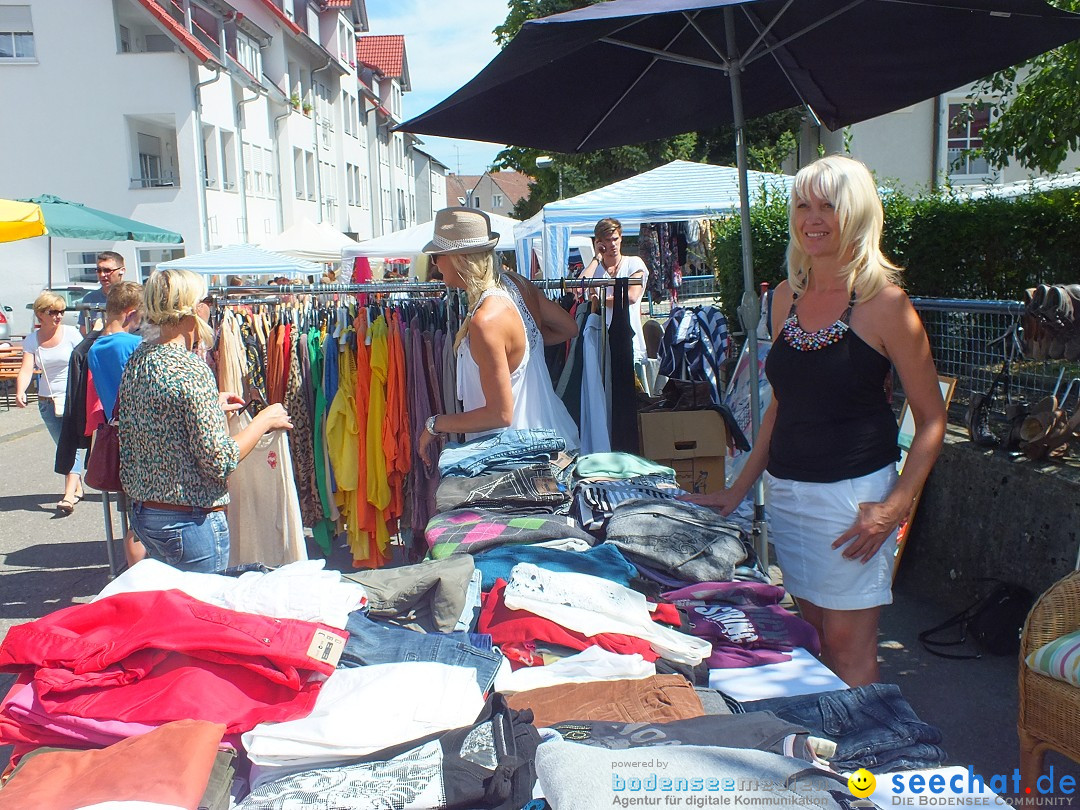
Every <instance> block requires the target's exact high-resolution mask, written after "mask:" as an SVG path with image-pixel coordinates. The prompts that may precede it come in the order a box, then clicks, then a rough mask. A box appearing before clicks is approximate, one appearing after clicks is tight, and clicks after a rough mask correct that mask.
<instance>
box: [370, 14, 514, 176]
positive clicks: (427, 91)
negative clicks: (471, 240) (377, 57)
mask: <svg viewBox="0 0 1080 810" xmlns="http://www.w3.org/2000/svg"><path fill="white" fill-rule="evenodd" d="M367 11H368V18H369V22H370V23H371V33H372V34H404V35H405V58H406V59H407V60H408V63H409V77H410V79H411V80H412V92H409V93H405V95H404V99H403V104H404V113H405V118H406V119H408V118H412V117H413V116H415V115H419V114H420V113H422V112H425V111H426V110H428V109H430V108H431V107H434V106H435V105H436V104H438V103H439V102H440V101H442V100H443V99H445V98H446V97H447V96H449V95H450V94H451V93H453V92H454V91H455V90H457V89H458V88H459V87H461V86H462V85H463V84H465V83H466V82H467V81H469V79H471V78H472V77H473V76H475V75H476V74H477V73H479V72H480V71H481V70H482V69H483V68H484V66H485V65H487V63H488V62H490V61H491V60H492V59H493V58H494V57H495V54H497V53H498V51H499V48H498V46H497V45H496V44H495V37H494V35H493V34H492V33H491V32H492V31H493V30H494V28H495V26H497V25H500V24H502V23H503V22H504V21H505V20H506V11H507V9H506V0H367ZM420 138H421V139H422V140H423V141H424V145H423V146H422V147H421V148H422V149H424V151H426V152H428V153H429V154H431V155H433V156H434V157H435V158H437V159H438V160H440V161H442V162H443V163H445V164H446V165H447V166H449V167H450V171H452V172H458V171H459V170H460V173H461V174H481V173H482V172H483V171H484V170H485V169H486V168H487V167H488V165H489V164H490V163H491V161H492V160H494V159H495V155H496V154H497V153H498V152H499V151H500V150H501V149H502V148H503V147H502V145H501V144H488V143H479V142H477V141H462V140H456V139H452V138H434V137H431V136H428V135H421V136H420Z"/></svg>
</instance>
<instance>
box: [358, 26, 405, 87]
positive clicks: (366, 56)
mask: <svg viewBox="0 0 1080 810" xmlns="http://www.w3.org/2000/svg"><path fill="white" fill-rule="evenodd" d="M356 61H358V62H362V63H364V64H365V65H367V66H368V67H372V68H375V69H376V70H378V71H379V72H380V73H382V74H383V75H384V76H390V77H393V78H400V77H401V74H402V71H403V70H404V65H405V37H404V36H403V35H402V34H371V35H368V36H363V37H357V40H356Z"/></svg>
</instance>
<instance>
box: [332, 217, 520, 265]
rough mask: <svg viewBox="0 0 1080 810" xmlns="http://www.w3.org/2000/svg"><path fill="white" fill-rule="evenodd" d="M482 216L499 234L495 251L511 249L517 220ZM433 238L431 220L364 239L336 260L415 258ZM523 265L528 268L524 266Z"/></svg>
mask: <svg viewBox="0 0 1080 810" xmlns="http://www.w3.org/2000/svg"><path fill="white" fill-rule="evenodd" d="M484 213H485V214H487V215H488V218H490V220H491V230H493V231H494V232H495V233H497V234H499V244H498V245H496V246H495V250H502V251H511V250H513V249H514V226H515V225H517V224H518V221H517V220H516V219H510V217H504V216H500V215H499V214H490V213H488V212H486V211H485V212H484ZM434 235H435V221H434V220H431V221H429V222H421V223H420V224H419V225H414V226H413V227H411V228H405V229H404V230H401V231H394V232H393V233H388V234H383V235H382V236H376V237H375V238H374V239H365V240H363V241H362V242H357V243H355V244H354V245H349V246H347V247H345V248H342V250H341V255H340V258H341V259H344V260H346V261H347V260H349V259H352V258H354V257H356V256H367V257H368V258H371V259H387V258H394V257H399V256H416V255H417V254H419V253H421V252H423V249H424V245H426V244H427V243H428V242H430V241H431V237H432V236H434ZM525 266H526V267H528V265H527V264H526V265H525Z"/></svg>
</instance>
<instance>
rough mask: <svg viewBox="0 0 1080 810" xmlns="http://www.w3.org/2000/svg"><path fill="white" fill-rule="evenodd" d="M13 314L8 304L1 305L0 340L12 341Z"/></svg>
mask: <svg viewBox="0 0 1080 810" xmlns="http://www.w3.org/2000/svg"><path fill="white" fill-rule="evenodd" d="M11 312H12V309H11V307H9V306H8V305H7V304H0V340H11Z"/></svg>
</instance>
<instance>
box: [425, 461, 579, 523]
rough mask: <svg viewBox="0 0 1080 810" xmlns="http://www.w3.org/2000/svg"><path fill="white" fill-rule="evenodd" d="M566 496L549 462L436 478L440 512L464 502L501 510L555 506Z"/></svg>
mask: <svg viewBox="0 0 1080 810" xmlns="http://www.w3.org/2000/svg"><path fill="white" fill-rule="evenodd" d="M569 500H570V493H569V491H568V490H567V489H566V487H565V486H564V485H562V484H560V483H559V481H558V479H556V478H555V476H554V475H553V474H552V471H551V465H550V464H538V465H536V466H533V467H522V468H521V469H517V470H511V471H510V472H500V473H491V474H490V475H476V476H473V477H470V478H465V477H462V476H457V475H451V476H448V477H446V478H443V479H442V480H441V481H439V488H438V489H437V490H435V508H436V510H437V511H438V512H439V513H442V512H449V511H450V510H451V509H459V508H461V507H466V506H469V507H473V508H474V509H499V510H502V511H508V510H513V509H521V508H527V507H535V506H539V507H545V508H548V509H551V510H557V508H558V506H559V505H561V504H566V503H567V502H569ZM433 520H434V518H433Z"/></svg>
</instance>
